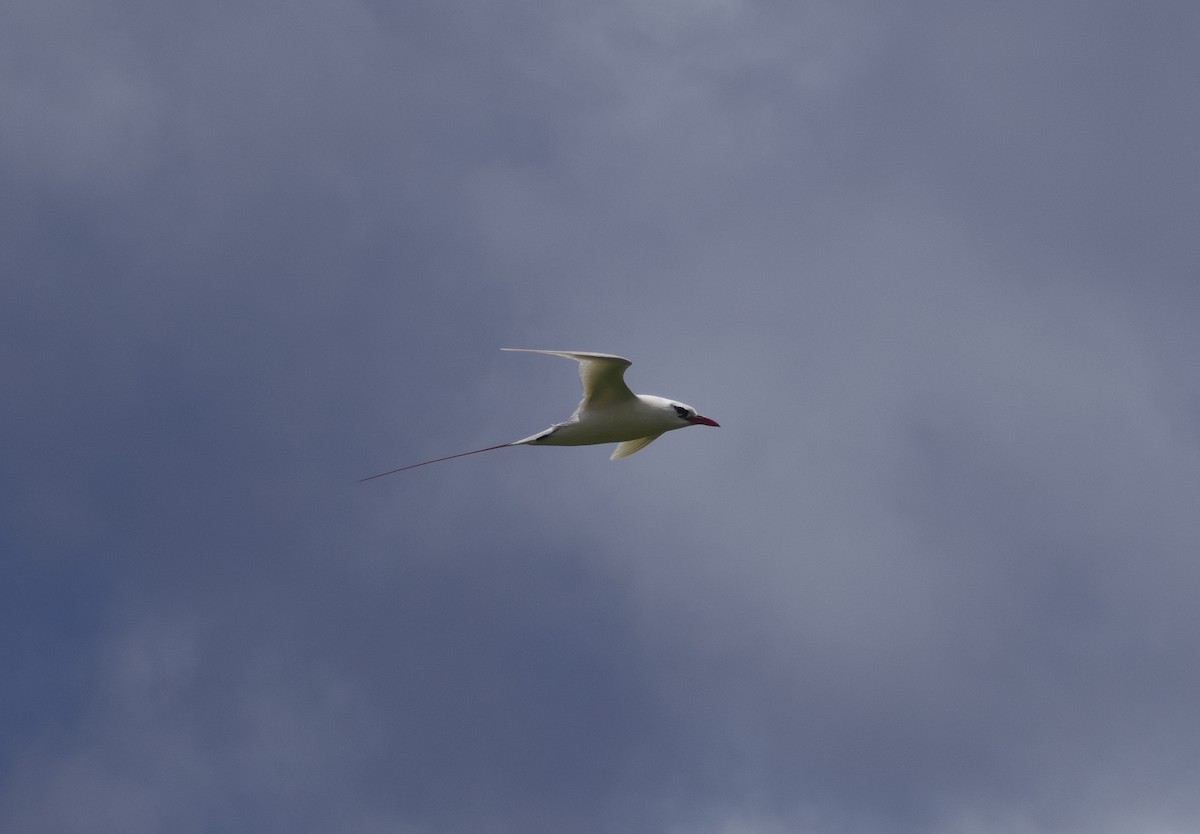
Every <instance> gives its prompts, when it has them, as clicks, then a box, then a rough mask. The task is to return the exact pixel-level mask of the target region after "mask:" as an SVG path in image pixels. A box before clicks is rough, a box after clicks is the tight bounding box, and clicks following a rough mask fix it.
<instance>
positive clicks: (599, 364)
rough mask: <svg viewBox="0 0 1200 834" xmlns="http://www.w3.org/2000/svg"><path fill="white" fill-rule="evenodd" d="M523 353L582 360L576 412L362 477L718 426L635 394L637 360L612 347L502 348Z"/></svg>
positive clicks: (629, 446) (622, 453) (629, 450)
mask: <svg viewBox="0 0 1200 834" xmlns="http://www.w3.org/2000/svg"><path fill="white" fill-rule="evenodd" d="M502 350H508V351H514V352H519V353H546V354H549V355H551V356H563V357H566V358H567V359H574V360H575V361H576V362H578V363H579V379H580V381H581V382H583V399H582V400H581V401H580V402H579V407H578V408H576V409H575V413H574V414H572V415H571V416H570V417H568V418H567V419H566V420H564V421H563V422H561V423H555V424H554V425H553V426H551V427H550V428H548V429H546V430H545V431H540V432H538V433H537V434H531V435H530V436H529V437H526V438H523V439H522V440H514V441H512V442H511V443H501V444H500V445H498V446H488V447H487V448H485V449H474V450H472V451H470V452H460V453H458V454H457V455H447V456H446V457H444V458H434V459H433V460H425V461H421V462H420V463H411V464H409V465H408V466H401V467H400V468H399V469H390V470H388V471H387V472H380V473H379V474H378V475H369V476H368V477H366V478H361V479H360V482H361V481H370V480H373V479H375V478H382V477H383V476H384V475H393V474H395V473H396V472H403V471H404V470H406V469H415V468H417V467H418V466H425V465H427V464H430V463H438V462H440V461H443V460H452V459H454V458H461V457H466V456H467V455H477V454H479V453H480V452H491V451H493V450H495V449H504V448H507V447H509V446H589V445H592V444H596V443H616V444H617V448H616V449H614V450H613V453H612V457H611V458H610V460H616V459H617V458H623V457H627V456H628V455H632V454H633V453H634V452H636V451H638V450H639V449H643V448H645V447H646V446H648V445H649V444H650V443H651V442H653V441H654V440H656V439H657V438H658V437H659V436H661V435H662V434H664V433H665V432H669V431H671V430H673V429H682V428H686V427H687V426H716V425H718V423H717V421H716V420H710V419H709V418H707V417H702V416H700V415H699V414H697V413H696V409H694V408H692V407H691V406H690V405H685V404H684V403H681V402H676V401H675V400H668V399H666V398H664V397H655V396H651V395H649V394H635V393H633V392H632V391H630V390H629V386H627V385H626V384H625V369H626V368H628V367H629V366H630V365H631V364H633V363H632V362H630V361H629V360H628V359H626V358H625V357H623V356H614V355H613V354H611V353H584V352H581V351H571V350H533V349H530V348H502Z"/></svg>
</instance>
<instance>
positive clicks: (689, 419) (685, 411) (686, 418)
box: [670, 402, 721, 428]
mask: <svg viewBox="0 0 1200 834" xmlns="http://www.w3.org/2000/svg"><path fill="white" fill-rule="evenodd" d="M670 407H671V409H672V410H673V411H674V412H675V416H676V418H678V419H679V420H681V421H683V422H684V423H685V424H687V425H689V426H716V427H717V428H720V426H721V424H720V423H718V422H717V421H716V420H710V419H709V418H707V417H702V416H701V415H699V414H697V413H696V409H694V408H692V407H691V406H690V405H684V404H683V403H677V402H672V403H671V404H670Z"/></svg>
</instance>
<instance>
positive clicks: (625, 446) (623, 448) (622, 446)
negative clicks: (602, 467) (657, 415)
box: [609, 432, 662, 460]
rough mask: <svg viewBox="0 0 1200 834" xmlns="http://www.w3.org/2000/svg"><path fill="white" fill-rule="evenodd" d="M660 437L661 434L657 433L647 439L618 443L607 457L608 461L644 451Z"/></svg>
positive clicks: (640, 438) (641, 438)
mask: <svg viewBox="0 0 1200 834" xmlns="http://www.w3.org/2000/svg"><path fill="white" fill-rule="evenodd" d="M660 437H662V432H659V433H658V434H652V435H650V436H649V437H639V438H638V439H637V440H626V441H625V442H624V443H618V444H617V448H615V449H613V453H612V455H611V456H610V457H609V460H616V459H617V458H627V457H629V456H630V455H632V454H633V453H634V452H637V451H640V450H642V449H645V448H646V447H647V446H649V445H650V444H651V443H653V442H654V441H655V440H658V439H659V438H660Z"/></svg>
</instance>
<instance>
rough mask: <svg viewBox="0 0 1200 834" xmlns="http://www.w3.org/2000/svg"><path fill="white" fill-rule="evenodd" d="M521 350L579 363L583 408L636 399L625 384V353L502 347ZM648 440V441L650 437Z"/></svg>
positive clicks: (626, 366)
mask: <svg viewBox="0 0 1200 834" xmlns="http://www.w3.org/2000/svg"><path fill="white" fill-rule="evenodd" d="M501 350H509V351H514V352H518V353H547V354H549V355H551V356H563V357H566V358H567V359H574V360H575V361H576V362H578V363H579V381H580V382H582V383H583V402H581V403H580V404H579V407H580V408H581V409H583V408H588V407H590V406H593V405H610V404H612V403H619V402H623V401H625V400H632V399H635V397H634V394H633V392H632V391H630V390H629V386H628V385H626V384H625V369H626V368H628V367H629V366H630V365H632V364H633V363H632V362H630V361H629V360H628V359H626V358H625V357H624V356H614V355H613V354H611V353H585V352H582V351H573V350H535V349H533V348H501ZM647 442H649V441H647Z"/></svg>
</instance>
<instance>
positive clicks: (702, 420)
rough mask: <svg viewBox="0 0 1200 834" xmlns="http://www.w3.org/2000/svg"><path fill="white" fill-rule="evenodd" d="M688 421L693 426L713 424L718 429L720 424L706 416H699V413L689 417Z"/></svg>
mask: <svg viewBox="0 0 1200 834" xmlns="http://www.w3.org/2000/svg"><path fill="white" fill-rule="evenodd" d="M688 422H689V423H691V424H692V425H693V426H715V427H716V428H718V429H719V428H721V424H720V423H718V422H717V421H716V420H710V419H708V418H707V417H701V416H700V415H699V414H697V415H696V416H695V417H689V418H688Z"/></svg>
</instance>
